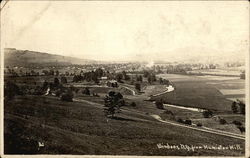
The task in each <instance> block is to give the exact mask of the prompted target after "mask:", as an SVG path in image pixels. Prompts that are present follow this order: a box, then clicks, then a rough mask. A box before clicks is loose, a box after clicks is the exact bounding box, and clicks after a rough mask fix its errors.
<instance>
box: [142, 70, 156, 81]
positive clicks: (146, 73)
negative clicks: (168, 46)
mask: <svg viewBox="0 0 250 158" xmlns="http://www.w3.org/2000/svg"><path fill="white" fill-rule="evenodd" d="M143 76H144V77H145V78H147V80H148V83H149V84H151V83H152V82H155V81H156V76H155V74H154V73H153V72H152V71H144V72H143Z"/></svg>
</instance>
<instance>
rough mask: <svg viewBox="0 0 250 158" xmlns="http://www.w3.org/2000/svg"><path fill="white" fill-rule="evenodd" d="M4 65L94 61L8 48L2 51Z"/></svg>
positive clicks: (87, 62)
mask: <svg viewBox="0 0 250 158" xmlns="http://www.w3.org/2000/svg"><path fill="white" fill-rule="evenodd" d="M4 61H5V66H27V65H39V64H40V65H41V64H47V66H48V65H55V64H56V65H70V64H89V63H95V61H93V60H86V59H79V58H73V57H67V56H61V55H54V54H48V53H42V52H35V51H28V50H15V49H13V50H8V51H5V52H4Z"/></svg>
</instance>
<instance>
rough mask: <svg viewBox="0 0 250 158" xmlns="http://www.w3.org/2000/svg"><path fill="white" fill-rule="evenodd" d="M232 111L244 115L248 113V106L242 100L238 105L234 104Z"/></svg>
mask: <svg viewBox="0 0 250 158" xmlns="http://www.w3.org/2000/svg"><path fill="white" fill-rule="evenodd" d="M231 109H232V112H233V113H240V114H243V115H245V113H246V105H245V104H244V103H243V102H242V101H240V100H238V103H237V102H235V101H234V102H233V103H232V106H231Z"/></svg>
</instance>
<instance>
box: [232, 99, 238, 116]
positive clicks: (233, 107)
mask: <svg viewBox="0 0 250 158" xmlns="http://www.w3.org/2000/svg"><path fill="white" fill-rule="evenodd" d="M231 109H232V111H233V113H237V112H238V106H237V103H236V102H235V101H234V102H233V103H232V106H231Z"/></svg>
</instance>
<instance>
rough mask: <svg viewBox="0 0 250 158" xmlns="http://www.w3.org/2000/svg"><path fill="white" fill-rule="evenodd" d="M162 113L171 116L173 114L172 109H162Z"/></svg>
mask: <svg viewBox="0 0 250 158" xmlns="http://www.w3.org/2000/svg"><path fill="white" fill-rule="evenodd" d="M164 114H170V115H172V116H173V115H174V113H173V112H172V111H170V110H165V111H164Z"/></svg>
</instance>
